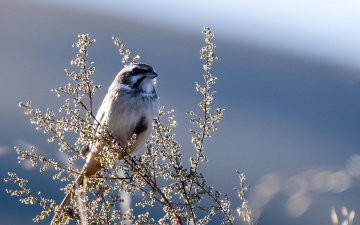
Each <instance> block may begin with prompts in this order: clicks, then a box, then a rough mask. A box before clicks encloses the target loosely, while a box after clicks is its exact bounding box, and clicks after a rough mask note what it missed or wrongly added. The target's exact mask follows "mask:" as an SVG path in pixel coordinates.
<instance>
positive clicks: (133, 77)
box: [130, 75, 143, 84]
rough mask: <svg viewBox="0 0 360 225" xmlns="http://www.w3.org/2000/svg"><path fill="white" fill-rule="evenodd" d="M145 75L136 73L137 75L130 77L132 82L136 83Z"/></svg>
mask: <svg viewBox="0 0 360 225" xmlns="http://www.w3.org/2000/svg"><path fill="white" fill-rule="evenodd" d="M142 77H143V75H136V76H132V77H131V78H130V81H131V84H135V83H136V81H138V80H139V79H141V78H142Z"/></svg>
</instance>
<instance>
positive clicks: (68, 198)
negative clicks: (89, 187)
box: [51, 175, 84, 225]
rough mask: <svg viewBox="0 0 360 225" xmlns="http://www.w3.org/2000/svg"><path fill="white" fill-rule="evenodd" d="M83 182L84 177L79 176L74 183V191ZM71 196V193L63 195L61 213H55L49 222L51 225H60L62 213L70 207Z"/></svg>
mask: <svg viewBox="0 0 360 225" xmlns="http://www.w3.org/2000/svg"><path fill="white" fill-rule="evenodd" d="M83 181H84V175H79V176H78V178H77V179H76V180H75V182H74V189H76V188H79V187H80V186H81V185H82V184H83ZM72 195H73V192H72V191H70V192H69V193H67V194H66V195H65V197H64V199H63V200H62V202H61V204H60V209H61V211H60V212H55V215H54V217H53V219H52V221H51V225H55V224H61V218H62V215H63V213H64V209H66V208H67V207H68V206H70V204H71V196H72Z"/></svg>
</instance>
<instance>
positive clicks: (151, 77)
mask: <svg viewBox="0 0 360 225" xmlns="http://www.w3.org/2000/svg"><path fill="white" fill-rule="evenodd" d="M146 76H147V77H148V78H150V79H154V78H155V77H157V76H158V75H157V73H155V72H151V73H148V74H146Z"/></svg>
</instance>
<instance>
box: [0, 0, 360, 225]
mask: <svg viewBox="0 0 360 225" xmlns="http://www.w3.org/2000/svg"><path fill="white" fill-rule="evenodd" d="M86 2H87V3H86V4H85V3H84V1H57V0H55V1H51V2H50V1H44V0H24V1H1V2H0V31H1V36H0V49H1V51H0V58H1V59H2V60H0V68H2V69H1V73H0V103H1V105H2V107H0V122H1V125H2V126H0V134H1V135H0V176H1V177H4V176H5V175H6V172H7V171H16V172H18V173H20V174H21V175H23V176H24V177H27V178H31V180H33V182H32V183H31V185H32V187H33V188H34V189H35V190H42V191H43V193H44V194H49V195H52V196H55V198H56V199H57V200H60V199H61V198H62V193H61V192H60V191H59V188H60V187H61V186H63V184H62V183H52V182H48V178H49V174H44V175H39V174H38V173H37V168H32V167H30V166H29V165H28V164H26V163H25V164H24V165H19V164H18V163H17V159H16V154H15V153H14V151H13V150H12V149H13V146H14V145H18V146H21V147H24V148H27V147H29V146H31V145H34V146H36V147H37V148H38V150H39V152H41V153H42V154H45V155H49V156H53V157H57V158H59V159H60V160H63V157H62V155H61V154H59V153H57V151H56V148H57V147H56V146H54V145H50V144H48V143H46V137H45V136H44V135H42V134H40V133H38V132H34V129H33V126H31V125H30V124H29V123H28V118H27V117H26V116H24V115H23V113H22V112H21V111H20V109H19V108H18V107H17V103H18V102H19V101H26V100H32V102H33V104H34V105H36V106H38V107H39V108H42V109H44V108H47V107H49V106H50V107H56V106H58V104H59V101H58V99H57V98H56V97H54V96H53V95H52V94H50V92H49V90H50V89H51V88H54V87H57V86H60V85H62V84H64V83H65V82H66V76H65V74H64V72H63V71H64V68H69V67H70V65H69V62H70V60H71V58H72V57H73V56H74V54H75V53H76V52H75V50H74V49H72V48H71V44H72V43H74V41H75V40H76V36H77V34H79V33H89V34H90V36H91V37H93V38H96V39H97V43H96V45H95V46H94V47H93V48H92V49H91V51H90V54H91V57H92V59H93V60H94V61H95V66H96V72H95V76H94V78H95V81H96V82H97V83H100V84H103V86H104V88H103V89H102V90H100V91H99V92H98V95H97V96H95V99H94V101H95V102H94V105H96V106H98V105H99V104H100V103H101V101H102V98H103V96H104V95H105V93H106V89H107V86H108V85H109V84H110V83H111V82H112V80H113V78H114V75H115V74H116V73H117V72H118V71H119V69H120V68H122V65H121V63H120V57H119V56H118V54H117V51H116V49H115V48H114V46H113V44H112V41H111V36H112V35H114V34H117V35H119V36H120V37H121V38H122V40H123V41H124V42H125V44H126V46H128V47H129V48H131V49H132V50H133V51H134V52H136V53H138V54H140V55H141V57H142V61H143V62H146V63H149V64H151V65H153V66H154V68H155V70H156V71H157V73H158V74H159V79H158V92H159V96H160V100H161V104H163V105H165V106H166V107H167V108H168V109H171V108H175V115H176V117H177V121H178V124H179V127H178V128H177V132H178V138H179V140H180V142H181V143H182V146H183V147H184V152H185V154H186V155H189V154H191V153H192V148H191V143H190V141H189V140H190V139H189V138H190V134H189V133H188V130H189V127H188V117H187V116H186V115H185V113H186V112H187V111H189V110H190V109H193V108H194V107H196V103H197V101H198V100H199V97H198V96H196V95H195V94H194V89H195V88H194V82H195V81H199V80H201V74H202V66H201V61H200V60H199V49H200V48H201V46H202V45H203V38H202V34H201V29H202V27H204V26H210V27H212V29H213V31H214V32H215V43H216V45H217V48H216V50H215V51H216V53H217V56H218V57H219V60H218V61H217V62H216V63H215V64H214V67H213V69H214V73H215V74H216V75H217V76H218V78H219V79H218V80H217V83H216V86H215V89H216V91H217V95H216V97H215V102H214V104H215V105H216V106H220V107H224V108H225V109H226V111H225V116H224V119H223V121H222V123H221V124H220V126H219V131H218V133H217V134H215V135H214V137H213V139H212V140H210V141H209V143H208V157H209V160H210V161H209V164H208V165H206V166H204V173H205V174H206V175H207V178H208V180H209V182H210V183H212V184H214V186H215V187H217V188H218V189H220V190H222V191H223V192H224V193H228V194H229V195H230V197H231V198H232V201H233V202H234V207H235V206H237V205H238V204H240V203H239V201H238V199H237V197H236V193H234V191H233V188H235V187H237V186H238V185H239V184H238V179H237V177H236V173H235V170H240V171H243V172H245V173H246V174H247V176H248V183H249V184H250V185H251V186H252V188H251V192H250V193H249V199H250V205H251V206H252V208H253V210H254V212H255V213H256V215H257V216H258V217H259V221H260V224H292V225H302V224H330V209H331V208H332V207H335V208H336V209H337V210H338V209H340V208H341V207H342V206H347V207H348V208H349V209H354V210H356V211H357V212H358V210H359V208H360V199H359V187H360V185H359V184H360V182H359V179H360V172H359V171H360V169H359V168H360V166H359V165H360V160H359V149H360V142H359V135H360V119H359V115H360V104H359V99H360V89H359V87H360V80H359V74H360V68H359V67H358V66H357V61H359V57H358V56H357V52H359V51H358V50H359V44H358V42H357V40H360V39H359V29H358V27H359V26H358V21H359V19H358V17H359V15H358V13H357V11H358V9H359V8H360V7H359V3H357V2H356V1H346V2H345V1H306V0H305V1H291V2H290V1H274V0H269V1H266V2H265V1H256V0H254V1H230V0H224V1H206V4H205V1H196V3H194V2H190V1H187V0H185V1H181V2H179V1H171V2H170V1H151V2H150V1H136V2H135V1H121V3H120V2H118V1H101V4H99V1H86ZM2 187H6V188H7V186H5V185H4V183H0V188H2ZM135 200H136V198H135ZM132 202H134V201H132ZM5 206H6V207H5ZM18 211H21V212H22V213H23V214H22V215H23V216H22V217H16V216H15V215H17V212H18ZM36 212H37V209H36V208H31V207H26V206H21V205H20V204H19V203H18V202H17V201H16V200H15V199H13V198H10V197H8V196H7V195H6V194H5V193H4V191H3V188H2V189H1V190H0V218H1V219H2V222H3V223H4V224H13V223H14V222H16V224H29V221H31V218H32V217H33V216H34V215H35V214H36ZM43 224H46V222H45V223H43Z"/></svg>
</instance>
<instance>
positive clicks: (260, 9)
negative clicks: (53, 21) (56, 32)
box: [28, 0, 360, 68]
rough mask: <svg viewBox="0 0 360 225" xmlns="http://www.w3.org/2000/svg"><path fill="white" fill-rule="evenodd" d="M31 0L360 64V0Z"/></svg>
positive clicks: (31, 0) (322, 58) (317, 58)
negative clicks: (205, 29)
mask: <svg viewBox="0 0 360 225" xmlns="http://www.w3.org/2000/svg"><path fill="white" fill-rule="evenodd" d="M28 1H29V2H42V3H46V4H54V5H64V6H69V7H76V8H78V9H89V10H92V11H96V12H98V13H99V12H101V13H105V14H107V15H109V14H111V15H113V16H117V17H126V18H129V19H131V20H136V21H142V23H148V24H156V25H157V26H163V27H167V28H173V29H182V30H188V31H191V32H197V31H198V28H199V27H203V26H206V24H211V27H212V28H213V29H215V30H217V31H218V33H219V37H222V38H225V39H228V40H231V41H235V42H239V41H241V42H244V41H245V42H247V43H249V44H253V45H256V46H260V47H265V48H270V49H273V50H277V51H285V52H288V53H291V54H296V55H302V56H307V57H311V58H315V59H316V60H320V61H327V62H329V63H338V64H345V65H348V66H353V67H357V68H359V66H358V65H359V61H360V56H359V54H358V52H360V43H359V40H360V31H359V29H358V27H359V26H360V15H359V13H358V12H359V8H360V2H359V1H356V0H349V1H340V0H316V1H311V0H293V1H287V0H268V1H261V0H253V1H250V0H223V1H216V0H199V1H191V0H183V1H164V0H153V1H147V0H140V1H129V0H125V1H101V2H100V1H96V0H90V1H83V0H80V1H70V0H65V1H61V0H54V1H44V0H28ZM85 2H86V3H85ZM174 12H177V13H174Z"/></svg>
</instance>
